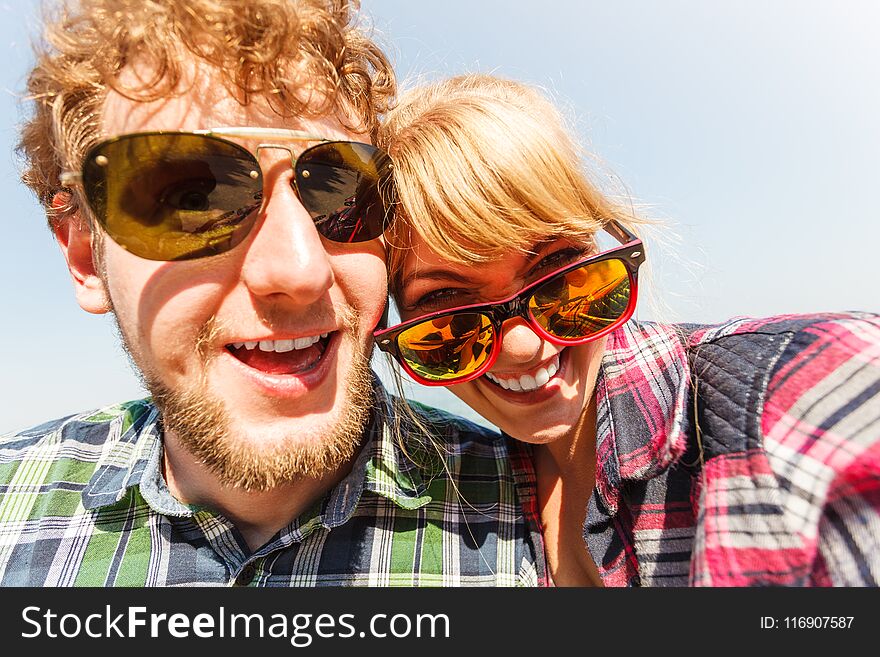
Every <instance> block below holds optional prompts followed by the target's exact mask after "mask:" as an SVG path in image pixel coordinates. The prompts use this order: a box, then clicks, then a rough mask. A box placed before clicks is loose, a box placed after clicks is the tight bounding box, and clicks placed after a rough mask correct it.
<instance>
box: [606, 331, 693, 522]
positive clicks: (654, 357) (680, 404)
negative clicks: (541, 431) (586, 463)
mask: <svg viewBox="0 0 880 657" xmlns="http://www.w3.org/2000/svg"><path fill="white" fill-rule="evenodd" d="M689 379H690V368H689V366H688V359H687V352H686V350H685V343H684V340H683V338H682V336H681V334H680V332H679V331H678V330H677V329H676V327H675V326H669V325H661V324H653V323H640V322H628V323H627V324H625V325H624V326H622V327H621V328H620V329H618V330H617V331H614V332H613V333H611V334H610V335H609V337H608V341H607V344H606V349H605V355H604V357H603V359H602V366H601V368H600V374H599V378H598V380H597V383H596V438H597V440H596V454H597V470H596V488H597V491H598V493H599V496H600V498H601V499H602V502H603V503H604V504H605V506H606V507H607V509H608V510H609V511H610V512H611V513H612V514H614V513H616V512H617V507H618V502H619V498H620V487H621V484H622V482H623V481H626V480H647V479H651V478H653V477H656V476H657V475H659V474H660V473H661V472H663V471H664V470H666V469H667V468H668V467H669V466H670V465H671V464H672V463H674V462H675V461H677V460H678V459H679V458H680V457H681V455H682V454H683V453H684V452H685V450H686V448H687V428H686V426H685V425H686V423H687V422H688V411H687V407H688V404H687V401H688V398H687V395H688V388H689V385H688V383H689Z"/></svg>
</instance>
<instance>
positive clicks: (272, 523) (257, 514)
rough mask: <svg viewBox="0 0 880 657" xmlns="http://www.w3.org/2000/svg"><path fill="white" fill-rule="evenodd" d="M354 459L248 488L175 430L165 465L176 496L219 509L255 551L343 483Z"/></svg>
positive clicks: (168, 438) (167, 444) (168, 442)
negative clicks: (203, 459)
mask: <svg viewBox="0 0 880 657" xmlns="http://www.w3.org/2000/svg"><path fill="white" fill-rule="evenodd" d="M352 463H353V461H352V462H349V463H347V464H345V466H343V467H342V468H340V469H338V470H336V471H333V472H330V473H328V474H327V475H325V476H323V477H320V478H310V477H303V478H301V479H299V480H297V481H295V482H291V483H288V484H284V485H282V486H277V487H275V488H272V489H270V490H266V491H248V490H244V489H242V488H233V487H230V486H227V485H224V484H222V483H221V482H220V480H219V479H218V478H217V476H216V475H215V474H214V473H212V472H210V471H209V470H207V469H206V468H205V466H204V464H203V463H200V462H198V461H197V460H196V459H195V458H194V457H193V456H192V454H190V453H189V452H188V451H187V450H186V449H185V448H183V447H182V446H181V445H180V444H179V443H178V441H176V440H175V439H174V437H173V436H168V435H166V437H165V451H164V456H163V462H162V467H163V474H164V476H165V481H166V483H167V485H168V490H169V491H170V492H171V494H172V495H174V497H175V498H177V499H178V500H180V501H181V502H183V503H184V504H195V505H199V506H204V507H207V508H209V509H212V510H213V511H216V512H218V513H221V514H222V515H223V516H225V517H226V518H227V519H228V520H229V521H230V522H232V524H234V525H235V527H236V529H238V530H239V531H240V532H241V534H242V536H243V537H244V540H245V542H246V543H247V545H248V547H249V548H250V550H251V551H255V550H257V549H258V548H259V547H261V546H263V545H264V544H265V543H266V542H267V541H268V540H269V539H270V538H271V537H272V536H274V535H275V534H276V533H278V531H280V530H281V529H283V528H284V527H286V526H287V525H289V524H290V523H291V522H293V520H295V519H296V518H297V517H299V516H300V515H301V514H302V513H304V512H305V511H307V510H308V509H309V508H310V507H311V506H312V505H313V504H314V503H315V501H316V500H318V499H320V498H321V497H322V496H323V495H324V494H325V493H326V492H327V491H329V490H330V489H331V488H333V486H335V485H336V484H337V483H339V482H340V481H341V480H342V479H343V478H344V477H345V476H346V475H347V474H348V473H349V472H350V471H351V467H352Z"/></svg>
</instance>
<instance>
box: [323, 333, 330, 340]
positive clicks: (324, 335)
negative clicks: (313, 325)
mask: <svg viewBox="0 0 880 657" xmlns="http://www.w3.org/2000/svg"><path fill="white" fill-rule="evenodd" d="M328 335H330V334H329V333H322V334H321V339H322V340H323V339H324V338H326V337H327V336H328Z"/></svg>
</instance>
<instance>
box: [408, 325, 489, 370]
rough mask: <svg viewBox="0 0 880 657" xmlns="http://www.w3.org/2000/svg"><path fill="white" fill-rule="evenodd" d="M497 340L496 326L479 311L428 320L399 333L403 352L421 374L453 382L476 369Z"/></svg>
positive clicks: (410, 364) (484, 360)
mask: <svg viewBox="0 0 880 657" xmlns="http://www.w3.org/2000/svg"><path fill="white" fill-rule="evenodd" d="M494 344H495V329H493V328H492V323H491V322H490V321H489V318H488V317H486V316H485V315H481V314H479V313H460V314H456V315H446V316H444V317H439V318H437V319H432V320H428V321H426V322H422V323H421V324H417V325H416V326H413V327H411V328H408V329H407V330H406V331H404V332H403V333H401V334H400V335H398V336H397V345H398V347H399V349H400V355H401V357H402V358H403V360H404V361H405V362H406V364H407V365H408V366H409V367H410V369H412V371H413V372H414V373H415V374H416V375H417V376H419V377H421V378H423V379H425V380H427V381H448V382H450V383H452V382H454V381H455V380H456V379H462V378H464V377H466V376H468V375H469V374H473V373H474V372H476V371H477V370H478V369H479V368H480V367H481V366H482V365H483V364H484V363H485V362H486V361H487V360H489V357H490V356H491V355H492V348H493V346H494Z"/></svg>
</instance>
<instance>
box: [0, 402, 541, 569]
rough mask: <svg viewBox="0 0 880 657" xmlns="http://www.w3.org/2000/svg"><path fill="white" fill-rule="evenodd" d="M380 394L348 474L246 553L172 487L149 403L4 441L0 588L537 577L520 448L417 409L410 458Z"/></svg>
mask: <svg viewBox="0 0 880 657" xmlns="http://www.w3.org/2000/svg"><path fill="white" fill-rule="evenodd" d="M377 399H378V402H377V412H376V413H375V414H374V420H373V422H372V424H371V426H370V428H369V430H368V433H367V436H366V442H365V445H364V447H363V448H362V449H361V451H360V453H359V455H358V457H357V460H356V462H355V465H354V467H353V468H352V471H351V473H350V474H349V475H348V476H347V477H346V478H345V479H343V480H342V481H341V482H340V483H339V484H338V485H337V486H336V487H334V488H333V489H332V490H331V491H330V492H329V493H328V494H327V495H326V496H325V497H324V498H323V499H321V500H319V501H318V502H317V503H316V504H315V505H314V506H313V508H312V509H311V510H310V511H308V512H307V513H304V514H303V515H302V516H300V517H299V518H297V519H296V520H294V521H293V522H292V523H291V524H290V525H289V526H287V527H286V528H285V529H283V530H282V531H280V532H278V534H276V535H275V536H274V537H273V538H272V539H270V540H269V541H268V542H267V543H266V544H265V545H264V546H262V547H261V548H260V549H258V550H257V551H255V552H251V551H250V550H249V549H248V547H247V545H246V543H245V541H244V539H243V537H242V535H241V534H240V533H239V532H238V530H236V528H235V527H234V526H233V525H232V523H231V522H229V521H228V520H227V519H226V518H224V517H223V516H221V515H219V514H217V513H214V512H212V511H210V510H206V509H204V508H195V507H188V506H186V505H184V504H182V503H181V502H179V501H178V500H177V499H175V498H174V497H173V496H172V495H171V494H170V492H169V491H168V489H167V487H166V485H165V481H164V479H163V477H162V474H161V471H160V464H161V460H162V431H161V424H160V422H159V419H160V416H159V413H158V411H157V409H156V407H155V406H154V405H153V404H152V403H151V402H150V400H148V399H147V400H140V401H133V402H128V403H125V404H121V405H118V406H113V407H110V408H106V409H103V410H100V411H97V412H91V413H86V414H82V415H78V416H73V417H69V418H66V419H63V420H57V421H54V422H50V423H47V424H43V425H41V426H38V427H35V428H33V429H30V430H27V431H24V432H21V433H18V434H17V435H12V436H7V437H4V438H2V439H0V585H4V586H178V585H249V586H534V585H539V584H543V583H545V582H546V568H545V565H544V556H543V544H542V542H541V537H540V530H539V527H538V523H537V514H536V513H535V487H534V472H533V470H532V469H531V464H530V460H529V458H528V456H527V454H526V453H525V452H524V451H523V448H522V447H519V446H518V445H517V444H516V443H514V442H513V441H511V442H507V441H505V440H504V439H502V438H500V437H499V436H498V435H497V434H495V433H492V432H490V431H488V430H486V429H483V428H482V427H479V426H477V425H475V424H472V423H469V422H466V421H465V420H462V419H460V418H457V417H454V416H450V415H446V414H444V413H441V412H439V411H436V410H433V409H428V408H425V407H422V406H418V405H415V404H413V408H414V410H415V411H416V412H417V413H418V414H420V415H421V417H423V418H424V420H425V423H426V426H427V427H428V428H429V429H430V431H431V433H432V434H433V436H434V440H435V442H438V443H439V444H438V447H439V449H438V450H436V452H429V451H428V450H424V449H423V450H421V452H420V453H421V454H422V456H425V455H427V454H429V453H433V454H436V455H435V456H434V457H433V458H421V459H419V458H416V457H415V456H413V457H412V460H411V459H410V458H407V457H406V456H404V453H403V452H402V450H401V449H400V448H399V447H398V446H397V443H396V441H395V439H394V435H393V432H392V431H391V429H390V427H391V426H393V421H394V420H396V419H397V418H396V417H395V413H396V412H398V411H395V403H394V401H393V400H391V399H390V398H389V397H387V396H386V394H385V393H384V391H383V390H382V389H381V387H377ZM408 436H409V438H414V437H418V436H415V435H414V433H413V432H410V433H409V434H408ZM409 442H412V443H413V444H416V445H419V444H422V445H423V444H424V441H423V440H412V441H409ZM417 452H419V450H418V449H416V450H415V452H413V451H410V450H407V453H409V454H411V455H412V454H415V453H417ZM440 454H442V457H441V456H439V455H440ZM416 462H418V463H420V465H418V466H417V465H415V463H416Z"/></svg>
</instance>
